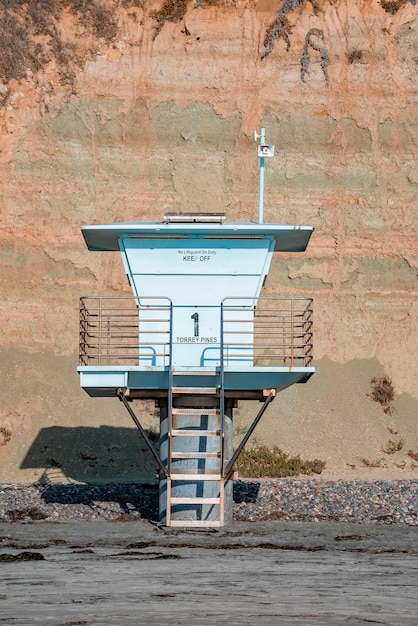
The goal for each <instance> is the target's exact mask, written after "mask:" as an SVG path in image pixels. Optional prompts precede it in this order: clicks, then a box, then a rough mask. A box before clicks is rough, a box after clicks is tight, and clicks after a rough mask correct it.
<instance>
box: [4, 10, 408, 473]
mask: <svg viewBox="0 0 418 626" xmlns="http://www.w3.org/2000/svg"><path fill="white" fill-rule="evenodd" d="M0 18H1V29H2V43H1V44H0V52H1V59H2V60H1V61H0V81H2V82H0V96H1V109H0V129H1V130H0V132H1V142H0V201H1V213H2V223H1V231H0V237H1V244H2V245H1V251H0V254H1V268H0V305H1V314H2V329H3V332H2V335H1V349H2V353H1V382H2V385H1V391H0V393H1V405H0V427H3V428H6V429H7V430H10V432H11V433H12V437H11V439H10V441H9V442H8V443H7V444H6V445H3V446H0V480H14V479H18V480H28V481H30V480H34V479H36V478H39V476H41V474H42V473H43V472H45V469H46V468H49V469H50V470H51V468H54V467H60V466H61V467H63V464H65V463H66V462H67V465H68V454H69V449H71V454H72V455H73V462H74V463H75V461H74V459H76V458H77V459H78V460H77V463H76V465H77V469H74V468H73V466H71V467H70V468H69V467H67V468H66V469H64V470H63V471H64V473H66V475H67V476H68V477H69V478H76V479H80V480H82V479H86V478H90V479H108V478H135V477H136V476H137V475H138V472H139V473H140V471H141V469H140V468H139V469H138V464H137V461H136V460H135V456H136V454H137V452H136V451H135V450H136V449H135V450H134V449H133V448H132V450H131V451H128V452H126V450H125V449H124V444H123V437H122V435H121V433H122V431H123V432H124V429H125V430H126V431H127V432H128V430H129V432H131V431H130V424H129V423H128V422H127V418H126V417H125V415H124V414H123V411H122V410H121V409H120V407H119V404H118V403H117V401H116V400H115V401H113V400H111V401H100V400H98V401H95V400H94V401H93V400H90V399H89V398H87V396H84V395H83V393H82V392H81V391H80V390H79V389H78V381H77V375H76V372H75V367H76V364H77V342H78V298H79V296H81V295H88V294H109V295H112V294H122V293H129V291H128V290H129V287H128V285H127V284H126V279H125V276H124V274H123V270H122V266H121V262H120V259H119V255H117V254H93V253H89V252H87V250H86V249H85V247H84V243H83V240H82V237H81V235H80V225H81V224H85V223H106V222H113V221H131V220H146V219H152V220H159V219H161V218H162V216H163V215H164V213H165V212H166V211H167V210H170V211H176V210H196V211H202V210H215V211H226V214H227V219H228V220H230V221H239V220H243V221H248V220H254V221H255V220H256V219H257V202H258V199H257V194H258V160H257V157H256V150H255V144H254V141H253V132H254V130H256V129H259V128H260V127H261V126H264V127H265V128H266V131H267V139H268V141H269V143H274V144H275V146H276V155H277V156H276V158H275V159H270V160H269V162H268V163H267V167H266V197H265V200H266V206H265V220H266V221H270V222H282V223H302V224H310V225H313V226H314V227H315V233H314V236H313V238H312V240H311V243H310V246H309V249H308V251H307V254H305V255H280V256H279V255H277V258H275V259H274V262H273V264H272V268H271V272H270V275H269V278H268V281H267V284H266V292H267V293H268V294H277V295H281V294H288V293H291V294H300V295H309V296H312V297H314V299H315V304H314V311H315V339H314V347H315V359H316V362H317V364H318V373H317V374H316V376H315V377H314V378H313V379H312V381H311V382H310V383H308V385H306V386H296V387H295V388H293V389H291V390H288V391H286V392H285V393H284V394H282V396H281V397H279V399H277V400H276V402H275V403H274V404H275V405H276V406H274V405H273V407H274V408H273V407H272V408H271V415H270V418H269V419H267V420H266V421H265V422H264V424H263V425H262V426H261V429H260V431H259V435H258V436H259V438H260V439H261V440H262V439H263V438H264V439H267V437H269V438H270V440H271V437H274V439H275V440H276V441H277V443H279V445H281V446H283V447H284V448H285V449H288V450H289V451H290V452H292V453H299V454H301V455H302V456H304V455H305V456H306V455H310V454H315V455H316V456H321V458H324V459H325V460H327V462H328V466H329V467H331V468H336V469H335V471H336V472H337V471H340V472H342V471H343V470H346V469H347V467H348V468H350V467H352V466H356V469H357V470H358V468H359V466H361V462H360V461H359V457H361V458H366V457H367V458H368V459H373V460H376V461H378V460H379V459H383V461H380V464H381V465H382V466H385V465H387V466H389V467H390V468H392V469H393V468H395V469H396V468H398V467H399V468H401V467H402V466H403V467H405V471H406V470H408V471H410V472H414V471H416V463H414V462H413V459H412V457H410V456H408V455H407V454H406V452H407V451H408V450H413V451H415V452H416V451H417V450H418V429H417V417H418V388H417V379H418V359H417V348H418V341H417V335H418V304H417V302H418V301H417V294H418V282H417V281H418V278H417V276H418V252H417V245H416V237H417V231H418V217H417V216H418V212H417V201H416V194H417V189H418V154H417V153H418V133H417V118H418V116H417V114H418V108H417V91H418V78H417V69H418V23H417V6H416V2H415V0H403V1H401V0H398V1H393V2H389V1H386V0H385V1H384V0H381V1H380V2H379V1H377V0H369V1H367V2H364V1H360V0H311V1H310V2H308V1H307V0H280V1H279V0H278V1H277V2H272V0H260V1H259V2H253V1H251V0H236V1H234V0H226V1H225V2H222V1H221V0H218V1H217V0H200V1H199V0H197V2H196V3H194V2H187V0H177V1H171V2H170V1H168V0H166V1H165V2H164V3H161V2H158V1H156V0H153V1H149V2H146V1H145V0H144V1H143V2H142V1H141V0H114V1H112V2H110V1H108V2H106V1H104V0H103V1H101V2H99V0H95V1H91V2H85V1H84V0H55V1H54V0H43V1H42V2H38V1H37V2H35V1H34V0H27V1H26V2H20V1H18V0H16V1H13V0H2V2H1V3H0ZM384 374H386V375H387V376H389V377H390V378H391V379H392V381H393V384H394V387H395V392H396V400H395V403H394V408H395V410H394V412H393V414H392V415H387V414H385V413H383V411H382V409H381V407H380V406H378V405H377V404H376V403H373V402H372V401H371V399H370V397H369V396H368V395H367V394H368V392H369V391H370V381H371V379H372V378H374V377H376V376H382V375H384ZM251 410H252V408H251V406H243V407H242V408H241V409H240V413H239V415H238V419H241V420H242V421H243V422H246V421H247V420H249V419H250V412H251ZM149 420H151V421H152V418H151V417H150V418H149ZM99 424H100V425H102V429H98V428H96V429H95V430H96V431H97V432H96V435H94V433H93V434H91V433H90V434H89V435H88V437H90V439H89V441H90V443H88V442H86V432H87V431H88V432H90V431H89V429H90V428H91V429H92V430H93V431H94V427H96V426H97V425H99ZM60 429H64V430H65V433H64V431H62V430H60ZM83 429H85V430H83ZM389 429H390V430H389ZM99 431H100V433H101V434H100V437H99V435H97V433H99ZM116 432H117V433H118V434H117V435H115V433H116ZM63 433H64V434H63ZM393 433H395V434H393ZM69 435H71V436H69ZM90 435H91V436H90ZM95 436H96V440H95ZM66 437H67V438H66ZM97 437H99V439H97ZM388 438H391V439H394V438H395V439H396V440H399V439H403V440H404V447H403V450H402V452H399V453H397V454H396V455H387V454H386V455H385V453H384V452H382V447H383V448H384V445H385V443H386V442H387V440H388ZM99 440H100V442H101V443H100V446H102V449H105V448H106V446H107V448H109V451H108V452H106V454H104V453H103V454H102V456H101V457H100V458H101V459H102V464H101V465H100V468H99V467H98V465H97V463H98V461H97V462H96V465H95V463H94V462H92V461H91V459H90V462H89V461H88V459H89V456H90V457H92V456H94V454H92V452H91V449H90V448H96V447H97V446H98V445H99V444H98V441H99ZM132 445H133V444H132ZM83 446H84V447H85V448H86V449H84V448H83ZM103 446H104V448H103ZM112 446H114V447H113V448H112ZM126 453H127V454H128V457H129V462H128V463H126V462H125V460H124V458H125V454H126ZM83 455H84V457H83ZM103 455H104V456H103ZM106 455H107V456H106ZM96 457H97V454H96ZM65 459H67V460H65ZM86 459H87V463H86ZM109 459H111V461H110V460H109ZM54 462H55V465H54ZM112 463H113V466H112ZM19 467H20V468H21V469H20V470H19V469H18V468H19ZM112 467H114V468H115V469H114V470H112ZM71 468H72V469H71ZM353 471H354V470H353Z"/></svg>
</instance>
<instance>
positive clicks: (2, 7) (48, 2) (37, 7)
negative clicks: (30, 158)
mask: <svg viewBox="0 0 418 626" xmlns="http://www.w3.org/2000/svg"><path fill="white" fill-rule="evenodd" d="M338 2H339V0H323V1H322V2H320V1H319V0H282V1H280V2H278V9H277V13H276V16H275V18H274V20H273V21H272V23H271V24H270V26H269V27H268V28H267V30H266V34H265V38H264V42H263V50H262V51H261V54H260V56H261V59H265V58H266V57H267V56H268V55H269V54H270V53H271V52H272V51H273V49H274V47H275V44H276V43H277V42H278V41H279V40H283V41H284V42H285V44H286V49H287V50H289V48H290V47H291V32H292V28H293V25H294V24H295V23H296V21H297V19H298V16H300V15H301V14H302V13H303V11H304V10H305V9H306V8H307V5H308V3H309V4H310V5H311V8H312V10H313V12H314V13H315V14H316V15H319V14H320V11H321V8H323V7H324V6H325V5H326V4H335V5H337V4H338ZM406 4H413V5H415V4H416V0H391V1H389V0H380V5H381V7H382V9H383V10H384V11H386V12H387V13H389V14H392V15H394V14H395V13H397V12H398V11H399V10H400V9H401V8H402V7H404V6H405V5H406ZM234 5H235V2H234V0H162V4H161V7H160V9H159V10H156V11H155V10H154V11H151V12H148V13H147V3H146V0H113V1H112V2H106V1H105V0H0V106H2V105H4V104H6V103H7V101H8V98H9V96H10V81H11V80H13V79H14V80H16V81H18V82H21V81H22V80H25V79H32V80H35V82H36V77H37V76H39V75H40V74H41V73H42V71H43V70H45V69H46V68H47V67H55V69H56V71H57V74H58V78H57V82H58V83H59V84H60V85H62V86H66V87H67V89H69V91H70V92H72V93H73V92H74V89H75V87H74V86H75V78H76V76H77V73H78V71H79V70H80V68H81V67H82V66H83V64H84V63H85V62H86V61H87V60H88V59H90V58H92V57H93V56H94V54H95V53H97V51H98V49H99V48H100V47H102V46H103V45H111V44H112V42H114V41H115V39H116V38H117V36H118V34H119V30H120V23H119V19H120V18H121V16H122V12H123V13H124V14H126V16H127V17H128V18H130V19H132V20H133V21H135V22H137V21H138V19H141V20H142V23H143V22H144V21H145V19H146V18H147V16H148V18H149V19H151V20H152V23H153V39H155V38H156V37H157V36H158V34H159V33H160V31H161V30H162V28H163V27H164V25H165V24H166V23H167V22H172V23H179V22H182V21H183V20H184V18H185V16H186V13H187V12H188V11H190V10H195V9H200V10H203V9H205V8H207V7H212V6H218V7H220V8H222V7H226V8H233V7H234ZM138 14H139V15H138ZM139 16H140V17H139ZM64 17H65V18H66V23H67V28H66V30H64V29H63V28H62V22H63V18H64ZM68 23H69V24H71V25H72V28H71V29H70V34H69V35H68V32H69V31H68ZM181 32H182V33H183V34H184V35H186V36H190V32H189V31H188V29H187V26H186V25H185V24H184V25H183V27H182V29H181ZM312 54H314V55H315V60H316V61H319V64H320V67H321V69H322V71H323V74H324V78H325V81H326V83H327V84H328V66H329V64H330V58H329V54H328V51H327V48H326V44H325V37H324V32H323V31H322V30H321V29H318V28H313V29H310V30H309V31H308V32H307V34H306V37H305V46H304V49H303V52H302V56H301V62H300V64H301V80H302V81H304V80H305V78H306V76H307V74H308V71H309V65H310V63H311V55H312ZM351 62H352V61H351ZM48 88H49V89H50V90H52V89H53V87H52V86H51V84H49V87H48Z"/></svg>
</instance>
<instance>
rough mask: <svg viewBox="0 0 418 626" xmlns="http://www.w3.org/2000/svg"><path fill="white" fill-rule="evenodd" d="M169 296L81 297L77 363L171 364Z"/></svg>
mask: <svg viewBox="0 0 418 626" xmlns="http://www.w3.org/2000/svg"><path fill="white" fill-rule="evenodd" d="M172 318H173V316H172V304H171V301H170V300H169V299H168V298H165V297H153V298H132V297H107V296H97V297H95V296H87V297H84V298H81V299H80V351H79V356H80V358H79V362H80V365H138V363H141V364H144V365H156V364H159V365H170V358H171V336H172Z"/></svg>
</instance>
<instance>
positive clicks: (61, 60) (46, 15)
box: [0, 0, 142, 104]
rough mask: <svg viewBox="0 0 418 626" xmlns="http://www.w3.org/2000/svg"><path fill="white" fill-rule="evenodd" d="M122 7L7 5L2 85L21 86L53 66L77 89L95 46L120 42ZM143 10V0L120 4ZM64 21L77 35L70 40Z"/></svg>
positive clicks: (30, 0)
mask: <svg viewBox="0 0 418 626" xmlns="http://www.w3.org/2000/svg"><path fill="white" fill-rule="evenodd" d="M118 4H119V3H117V4H116V5H115V4H113V5H111V6H110V7H109V3H106V2H101V1H99V0H25V1H23V0H2V1H1V2H0V81H1V82H3V83H4V84H5V85H7V84H8V83H9V81H10V80H12V79H15V80H17V81H18V82H19V81H21V80H22V79H25V78H28V76H29V75H30V74H37V73H38V72H40V71H41V70H43V69H45V68H46V67H47V66H48V65H50V64H51V65H54V66H55V67H56V69H57V71H58V74H59V81H58V82H59V83H60V84H62V85H72V86H73V85H74V80H75V76H76V71H77V68H79V67H80V66H82V65H83V63H84V61H85V60H87V59H88V58H89V57H91V55H92V54H93V53H94V52H95V46H96V45H98V44H99V42H100V41H104V42H106V43H108V44H109V43H111V42H112V41H113V40H114V39H115V37H116V35H117V33H118ZM139 6H142V2H141V0H121V7H122V8H124V9H129V8H134V7H139ZM64 21H65V22H66V24H67V28H66V29H65V30H66V31H67V32H68V30H69V32H71V33H72V36H71V41H70V40H68V38H67V37H66V35H65V34H64V29H63V28H62V25H63V23H64ZM77 40H78V45H77V53H76V45H75V42H76V41H77ZM0 104H1V103H0ZM3 104H4V103H3Z"/></svg>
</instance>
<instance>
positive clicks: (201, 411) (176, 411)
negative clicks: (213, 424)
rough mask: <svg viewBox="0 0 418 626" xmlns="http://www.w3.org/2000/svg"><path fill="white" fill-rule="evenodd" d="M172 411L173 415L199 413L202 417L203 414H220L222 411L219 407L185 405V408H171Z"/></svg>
mask: <svg viewBox="0 0 418 626" xmlns="http://www.w3.org/2000/svg"><path fill="white" fill-rule="evenodd" d="M171 413H172V415H198V416H199V417H201V416H202V415H220V414H221V412H220V410H219V409H202V408H190V407H184V408H178V407H175V408H172V409H171Z"/></svg>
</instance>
